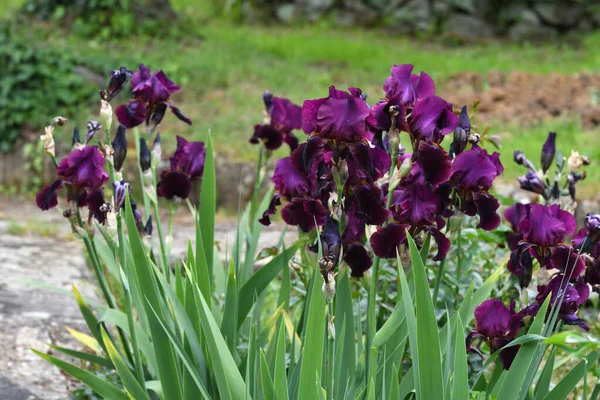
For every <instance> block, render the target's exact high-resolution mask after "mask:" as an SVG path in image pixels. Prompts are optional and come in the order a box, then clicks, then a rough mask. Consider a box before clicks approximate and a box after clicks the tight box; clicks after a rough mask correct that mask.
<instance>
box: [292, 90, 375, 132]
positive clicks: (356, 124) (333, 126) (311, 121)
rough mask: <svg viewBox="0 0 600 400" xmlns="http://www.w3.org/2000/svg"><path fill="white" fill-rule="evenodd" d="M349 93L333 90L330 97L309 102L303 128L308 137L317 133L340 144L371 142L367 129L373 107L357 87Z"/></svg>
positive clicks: (305, 108) (304, 114)
mask: <svg viewBox="0 0 600 400" xmlns="http://www.w3.org/2000/svg"><path fill="white" fill-rule="evenodd" d="M348 90H349V92H344V91H341V90H336V88H335V86H331V87H330V88H329V96H328V97H324V98H320V99H315V100H306V101H305V102H304V104H303V106H302V129H303V130H304V132H306V134H315V135H318V136H320V137H322V138H326V139H333V140H335V141H336V142H340V143H341V142H357V141H361V140H363V139H369V140H370V139H371V138H372V137H373V134H372V132H370V131H369V129H368V128H367V122H366V120H367V118H368V117H369V113H370V110H369V106H368V104H367V103H365V101H364V100H363V99H362V98H361V94H362V91H361V90H360V89H357V88H350V89H348Z"/></svg>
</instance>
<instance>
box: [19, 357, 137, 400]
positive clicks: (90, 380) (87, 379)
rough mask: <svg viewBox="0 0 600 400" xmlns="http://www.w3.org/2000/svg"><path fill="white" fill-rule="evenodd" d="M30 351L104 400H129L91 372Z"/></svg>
mask: <svg viewBox="0 0 600 400" xmlns="http://www.w3.org/2000/svg"><path fill="white" fill-rule="evenodd" d="M31 350H32V351H33V352H34V353H35V354H37V355H38V356H40V357H42V358H43V359H44V360H46V361H48V362H50V363H52V364H54V365H56V366H57V367H58V368H60V369H62V370H63V371H64V372H66V373H67V374H69V375H71V376H72V377H73V378H75V379H78V380H80V381H81V382H83V383H84V384H86V385H87V386H89V387H90V388H91V389H92V390H93V391H94V392H96V393H98V394H99V395H100V396H102V397H104V398H106V399H114V400H130V399H129V396H127V394H125V393H124V392H123V391H121V390H120V389H119V388H117V387H116V386H114V385H112V384H111V383H109V382H107V381H105V380H104V379H102V378H99V377H98V376H96V375H94V374H92V373H91V372H88V371H86V370H83V369H81V368H79V367H76V366H74V365H72V364H69V363H68V362H66V361H63V360H61V359H60V358H56V357H52V356H50V355H48V354H44V353H42V352H41V351H38V350H35V349H31Z"/></svg>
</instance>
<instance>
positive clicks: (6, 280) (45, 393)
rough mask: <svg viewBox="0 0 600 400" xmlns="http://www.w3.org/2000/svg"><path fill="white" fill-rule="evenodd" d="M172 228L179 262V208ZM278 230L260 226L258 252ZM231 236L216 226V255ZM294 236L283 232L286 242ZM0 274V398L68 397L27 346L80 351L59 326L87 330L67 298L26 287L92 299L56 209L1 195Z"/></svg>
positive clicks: (79, 255) (77, 249)
mask: <svg viewBox="0 0 600 400" xmlns="http://www.w3.org/2000/svg"><path fill="white" fill-rule="evenodd" d="M165 220H166V219H165ZM175 226H176V229H175V232H174V240H173V250H172V252H171V255H172V257H182V256H183V255H184V254H185V252H186V249H187V239H188V237H189V238H192V239H193V237H194V234H195V229H194V226H193V224H192V221H191V220H190V218H189V216H188V215H187V214H186V210H183V209H182V210H180V211H179V212H178V214H177V215H176V218H175ZM281 232H282V227H281V226H272V227H269V228H265V229H264V231H263V234H262V235H261V241H260V243H259V247H258V248H259V250H260V249H261V248H264V247H270V246H275V245H276V244H277V243H278V242H279V240H280V237H281ZM235 234H236V228H235V222H234V221H231V222H227V221H224V222H221V221H220V222H219V223H217V227H216V232H215V241H217V242H218V243H219V245H220V248H221V251H222V253H221V257H222V258H224V257H225V253H224V251H225V249H226V248H227V247H229V248H231V245H232V244H233V240H234V238H235ZM294 237H295V235H294V233H288V234H287V235H286V237H285V241H286V243H288V244H289V243H291V242H292V241H293V239H294ZM192 242H193V240H192ZM0 272H1V273H0V400H23V399H43V400H46V399H47V400H56V399H67V398H68V394H69V392H70V391H71V390H73V389H74V387H76V385H77V382H75V381H74V380H73V379H72V378H70V377H68V376H66V375H65V374H62V373H61V372H60V371H59V369H58V368H55V367H54V366H52V365H51V364H49V363H47V362H45V361H44V360H42V359H40V358H39V357H37V356H36V355H35V354H33V353H32V352H31V351H30V350H29V349H30V348H35V349H38V350H40V351H43V352H48V353H49V354H53V355H56V354H55V352H54V353H53V351H52V349H51V348H50V347H49V346H48V344H55V345H58V346H62V347H70V348H77V349H81V348H82V346H81V345H80V344H79V343H78V342H77V341H75V340H74V339H73V338H72V337H71V335H70V334H69V333H68V332H67V330H66V328H67V327H70V328H74V329H77V330H81V331H83V332H87V328H86V327H85V323H84V321H83V319H82V318H81V315H80V313H79V309H78V308H77V304H76V303H75V300H74V299H73V298H72V296H70V295H68V294H65V293H60V292H57V291H55V290H51V289H48V288H44V287H40V286H36V285H34V284H32V283H31V282H32V281H35V282H39V283H43V284H45V285H50V286H53V287H57V288H61V289H64V290H71V285H72V284H75V285H76V286H77V288H78V289H79V290H80V292H82V294H83V295H84V296H86V297H89V298H92V299H94V298H97V296H96V294H95V291H96V289H95V287H94V285H93V284H92V283H91V280H92V271H91V269H90V268H89V267H88V266H87V264H86V260H85V257H84V252H83V246H82V245H81V244H80V242H79V241H77V240H73V239H72V238H71V237H70V234H69V227H68V224H67V223H66V221H65V220H64V219H63V218H62V217H61V216H60V214H59V213H58V212H56V210H51V211H48V212H41V211H40V210H38V209H37V208H36V207H35V204H33V202H32V201H31V200H10V199H7V198H3V197H0Z"/></svg>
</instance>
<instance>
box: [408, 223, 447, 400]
mask: <svg viewBox="0 0 600 400" xmlns="http://www.w3.org/2000/svg"><path fill="white" fill-rule="evenodd" d="M407 241H408V246H409V248H410V258H411V262H412V267H413V279H414V282H415V303H416V312H415V317H416V320H417V335H418V336H417V354H416V357H417V358H418V359H419V370H418V373H419V392H418V395H419V396H418V397H419V398H420V399H432V400H441V399H443V398H444V380H443V375H442V358H441V350H440V339H439V336H438V334H439V332H438V326H437V320H436V317H435V309H434V307H433V301H432V299H431V293H430V291H429V282H428V281H427V272H426V270H425V266H424V265H423V259H422V258H421V255H420V254H419V250H418V249H417V246H416V245H415V242H414V241H413V239H412V238H411V237H410V235H407ZM412 350H413V357H415V353H414V350H415V348H412Z"/></svg>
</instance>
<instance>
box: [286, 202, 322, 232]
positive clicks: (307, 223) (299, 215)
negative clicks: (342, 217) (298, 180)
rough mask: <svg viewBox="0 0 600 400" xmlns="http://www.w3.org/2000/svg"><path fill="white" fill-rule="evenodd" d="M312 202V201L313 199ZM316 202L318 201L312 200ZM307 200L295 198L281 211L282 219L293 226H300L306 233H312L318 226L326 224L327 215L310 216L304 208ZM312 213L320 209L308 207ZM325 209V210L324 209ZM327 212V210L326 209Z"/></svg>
mask: <svg viewBox="0 0 600 400" xmlns="http://www.w3.org/2000/svg"><path fill="white" fill-rule="evenodd" d="M311 200H312V199H311ZM312 201H316V200H312ZM304 203H305V200H304V199H301V198H294V199H292V201H291V202H290V203H288V204H287V205H286V206H285V207H283V209H282V210H281V217H282V218H283V220H284V221H285V222H286V223H287V224H288V225H292V226H298V227H300V229H301V230H302V231H304V232H310V231H311V230H313V229H314V228H315V220H316V225H318V226H321V225H323V224H324V223H325V217H326V216H327V213H325V214H323V215H314V214H309V213H308V212H307V211H306V208H305V207H304ZM307 208H308V209H310V210H311V211H314V210H317V209H318V208H319V207H318V206H315V205H314V204H313V205H312V206H309V207H307ZM323 209H325V208H324V207H323ZM325 210H326V209H325Z"/></svg>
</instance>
